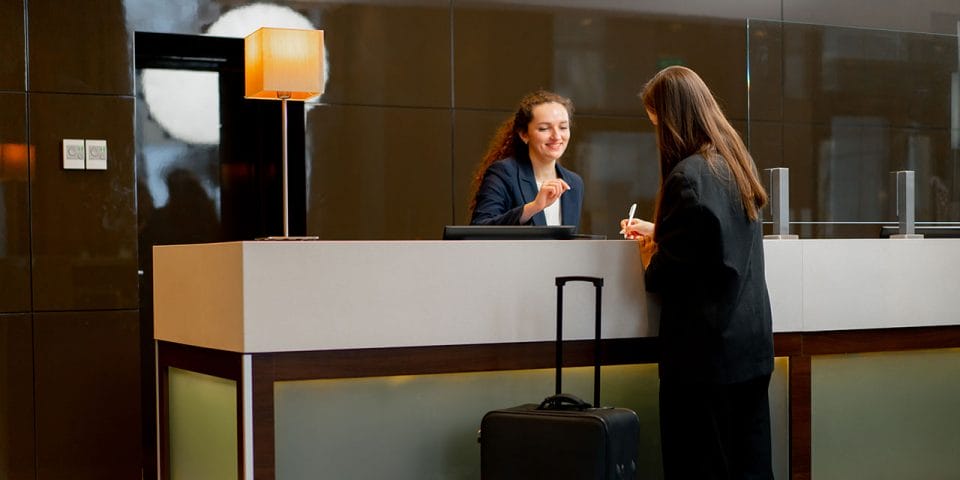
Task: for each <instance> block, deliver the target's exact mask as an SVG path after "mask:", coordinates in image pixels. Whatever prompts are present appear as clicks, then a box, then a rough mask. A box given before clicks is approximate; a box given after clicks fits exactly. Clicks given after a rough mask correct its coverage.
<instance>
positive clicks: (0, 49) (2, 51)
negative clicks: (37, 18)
mask: <svg viewBox="0 0 960 480" xmlns="http://www.w3.org/2000/svg"><path fill="white" fill-rule="evenodd" d="M23 45H24V43H23V0H4V1H2V2H0V58H2V59H3V61H2V62H0V91H3V90H12V91H18V92H19V91H23V89H24V88H25V85H24V77H25V75H24V61H25V50H24V46H23ZM0 118H6V117H3V116H0Z"/></svg>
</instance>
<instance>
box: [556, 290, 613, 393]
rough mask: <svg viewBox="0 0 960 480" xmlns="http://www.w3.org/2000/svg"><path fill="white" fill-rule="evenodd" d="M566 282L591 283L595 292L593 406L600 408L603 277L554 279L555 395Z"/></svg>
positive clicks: (560, 364)
mask: <svg viewBox="0 0 960 480" xmlns="http://www.w3.org/2000/svg"><path fill="white" fill-rule="evenodd" d="M568 282H588V283H592V284H593V286H594V288H595V289H596V291H597V300H596V320H595V323H596V325H594V340H593V345H594V346H593V358H594V364H593V406H594V407H596V408H600V304H601V301H600V292H601V291H602V289H603V277H589V276H584V275H576V276H567V277H556V285H557V344H556V353H557V373H556V392H555V393H556V395H557V396H559V395H561V393H560V392H561V390H562V383H563V375H562V373H561V371H562V369H563V287H564V286H565V285H566V284H567V283H568Z"/></svg>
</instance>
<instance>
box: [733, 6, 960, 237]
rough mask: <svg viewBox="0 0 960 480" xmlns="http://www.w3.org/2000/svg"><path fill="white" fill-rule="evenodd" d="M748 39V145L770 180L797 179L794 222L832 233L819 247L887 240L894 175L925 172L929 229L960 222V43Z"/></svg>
mask: <svg viewBox="0 0 960 480" xmlns="http://www.w3.org/2000/svg"><path fill="white" fill-rule="evenodd" d="M747 28H748V51H747V55H748V62H747V63H748V69H749V77H750V83H749V99H748V108H749V112H748V124H749V125H748V132H749V134H748V139H749V141H750V146H751V149H753V148H754V145H761V148H760V149H759V150H760V151H762V152H763V153H764V155H763V156H757V157H756V161H757V163H758V167H759V168H772V167H787V168H791V169H792V170H793V171H792V172H791V175H790V178H791V182H792V183H793V185H791V189H790V190H791V197H792V198H791V207H792V208H791V212H790V214H791V220H792V221H794V222H796V221H810V222H814V223H818V222H825V223H827V224H826V225H820V226H819V227H817V228H816V229H815V230H817V233H813V235H824V236H844V235H846V234H848V233H849V234H853V235H855V236H871V237H876V236H878V234H879V229H880V228H879V227H880V224H881V223H887V224H891V223H895V222H896V217H895V210H894V209H893V208H892V204H893V201H894V199H893V195H894V191H893V186H892V184H891V182H890V175H889V172H891V171H897V170H913V171H915V172H916V179H917V183H916V192H917V203H916V205H917V211H916V218H917V222H918V226H919V225H922V224H924V223H928V224H929V223H957V222H960V150H958V145H957V142H956V141H954V139H953V138H952V137H953V136H956V135H955V134H954V133H953V129H954V127H953V123H955V121H954V120H953V119H952V117H953V113H952V112H951V110H952V109H953V107H952V105H954V104H955V103H956V102H957V100H956V97H957V93H955V91H954V90H955V88H954V86H953V84H954V78H955V76H956V73H955V72H956V71H957V70H958V52H957V45H958V42H957V37H956V36H953V35H937V34H923V33H911V32H895V31H886V30H869V29H857V28H846V27H834V26H824V25H808V24H795V23H784V22H775V21H763V20H760V21H758V20H750V21H749V22H748V27H747ZM771 134H773V135H774V136H775V137H779V138H780V143H779V145H778V146H777V145H772V144H771V143H770V142H769V140H768V139H769V136H770V135H771ZM760 135H766V136H767V137H766V138H759V136H760ZM832 223H836V224H847V226H840V225H831V224H832ZM849 225H860V226H861V227H860V228H857V229H854V231H853V232H850V230H849ZM800 230H801V236H804V230H806V231H807V232H810V233H812V232H811V229H809V228H801V229H800ZM845 231H846V232H848V233H844V232H845Z"/></svg>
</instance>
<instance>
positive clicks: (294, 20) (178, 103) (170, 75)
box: [140, 3, 316, 145]
mask: <svg viewBox="0 0 960 480" xmlns="http://www.w3.org/2000/svg"><path fill="white" fill-rule="evenodd" d="M260 27H276V28H299V29H307V30H312V29H315V28H316V27H315V26H314V25H313V23H311V22H310V20H309V19H307V17H305V16H303V15H301V14H300V13H297V12H296V11H294V10H293V9H291V8H289V7H282V6H279V5H272V4H267V3H256V4H252V5H246V6H243V7H238V8H234V9H232V10H230V11H228V12H226V13H224V14H223V15H221V16H220V18H219V19H217V21H216V22H214V23H213V24H211V25H210V27H209V28H208V29H207V31H206V32H205V33H204V35H210V36H216V37H239V38H243V37H246V36H247V35H249V34H250V33H252V32H253V31H254V30H256V29H258V28H260ZM140 81H141V84H142V85H143V98H144V101H145V103H146V104H147V108H148V109H149V111H150V115H151V116H152V117H153V118H154V120H156V121H157V123H158V124H160V126H161V127H163V129H164V130H165V131H166V132H167V133H169V134H170V136H172V137H174V138H177V139H179V140H181V141H183V142H187V143H191V144H199V145H217V144H219V143H220V86H219V74H218V73H217V72H206V71H197V70H171V69H158V68H145V69H143V70H142V71H141V74H140Z"/></svg>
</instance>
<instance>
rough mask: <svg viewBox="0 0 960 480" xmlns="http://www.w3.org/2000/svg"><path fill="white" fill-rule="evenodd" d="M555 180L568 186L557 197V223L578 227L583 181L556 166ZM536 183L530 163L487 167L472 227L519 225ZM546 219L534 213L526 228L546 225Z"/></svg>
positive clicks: (502, 162) (508, 160) (511, 161)
mask: <svg viewBox="0 0 960 480" xmlns="http://www.w3.org/2000/svg"><path fill="white" fill-rule="evenodd" d="M557 177H559V178H562V179H563V180H564V181H565V182H567V184H568V185H570V190H567V191H566V192H565V193H564V194H563V195H562V196H561V197H560V217H561V218H560V220H561V223H563V224H564V225H573V226H575V227H578V228H579V226H580V208H581V206H582V205H583V179H581V178H580V175H577V174H576V173H573V172H572V171H570V170H567V169H566V168H563V167H562V166H560V164H559V163H558V164H557ZM537 191H538V189H537V180H536V177H534V175H533V166H532V165H531V164H530V160H527V159H522V160H518V159H515V158H513V157H509V158H505V159H503V160H498V161H496V162H494V163H493V164H491V165H490V168H488V169H487V171H486V173H485V174H484V176H483V181H482V182H481V183H480V189H479V190H478V191H477V206H476V208H474V210H473V216H472V217H471V218H470V223H471V224H472V225H519V224H520V217H521V216H522V215H523V206H524V205H525V204H527V203H528V202H531V201H533V199H534V198H536V196H537ZM546 224H547V217H546V216H545V215H544V214H543V212H542V211H541V212H537V214H536V215H534V216H533V217H531V218H530V221H528V222H527V225H546Z"/></svg>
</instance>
